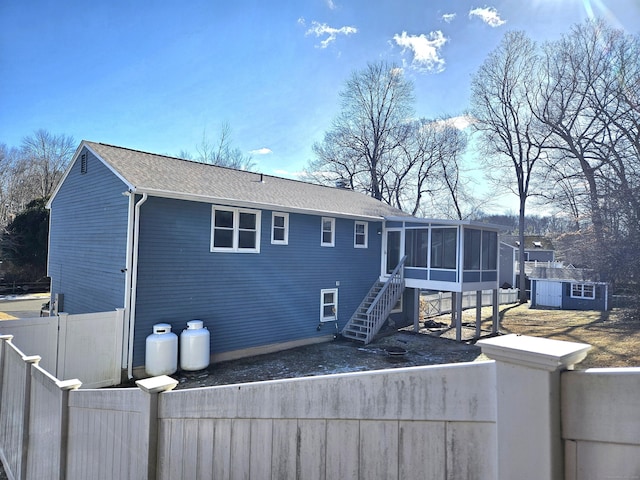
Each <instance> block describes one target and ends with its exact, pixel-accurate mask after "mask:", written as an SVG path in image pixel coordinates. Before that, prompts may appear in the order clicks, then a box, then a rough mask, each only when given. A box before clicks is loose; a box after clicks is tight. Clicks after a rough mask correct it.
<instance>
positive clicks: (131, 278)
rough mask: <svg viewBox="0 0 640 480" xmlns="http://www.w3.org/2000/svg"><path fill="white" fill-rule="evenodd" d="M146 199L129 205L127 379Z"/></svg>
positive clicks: (129, 371) (131, 370)
mask: <svg viewBox="0 0 640 480" xmlns="http://www.w3.org/2000/svg"><path fill="white" fill-rule="evenodd" d="M131 198H135V195H133V194H131ZM146 201H147V194H146V193H143V194H142V198H141V199H140V201H138V203H135V199H134V200H132V201H131V203H130V206H133V205H134V204H135V207H133V235H132V236H133V238H132V239H130V242H129V245H130V246H131V252H130V255H129V256H128V258H127V262H128V263H129V265H128V266H127V272H128V282H127V283H128V284H129V290H128V291H127V298H126V303H125V307H126V306H127V305H128V309H127V311H128V312H129V315H128V319H127V325H128V327H129V343H128V348H127V376H128V378H129V380H131V379H132V378H133V337H134V330H135V323H136V322H135V319H136V290H137V285H138V245H139V239H138V237H139V236H140V207H141V206H142V204H143V203H144V202H146Z"/></svg>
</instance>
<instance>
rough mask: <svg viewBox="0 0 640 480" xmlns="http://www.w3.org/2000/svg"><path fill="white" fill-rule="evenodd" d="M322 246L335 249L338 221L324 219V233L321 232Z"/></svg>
mask: <svg viewBox="0 0 640 480" xmlns="http://www.w3.org/2000/svg"><path fill="white" fill-rule="evenodd" d="M321 235H322V236H321V239H320V245H322V246H323V247H333V246H334V245H335V237H336V219H335V218H328V217H322V231H321Z"/></svg>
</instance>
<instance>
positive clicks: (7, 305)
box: [0, 294, 49, 320]
mask: <svg viewBox="0 0 640 480" xmlns="http://www.w3.org/2000/svg"><path fill="white" fill-rule="evenodd" d="M47 300H49V295H48V294H47V295H41V294H37V295H29V296H23V297H15V296H0V320H13V319H16V318H33V317H39V316H40V308H41V307H42V304H43V303H45V302H46V301H47Z"/></svg>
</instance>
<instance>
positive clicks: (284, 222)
mask: <svg viewBox="0 0 640 480" xmlns="http://www.w3.org/2000/svg"><path fill="white" fill-rule="evenodd" d="M271 243H272V244H274V245H287V244H288V243H289V214H288V213H278V212H273V213H272V215H271Z"/></svg>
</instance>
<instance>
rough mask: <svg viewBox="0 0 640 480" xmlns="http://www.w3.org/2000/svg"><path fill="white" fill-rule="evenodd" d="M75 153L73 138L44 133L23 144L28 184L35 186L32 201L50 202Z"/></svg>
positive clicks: (31, 137)
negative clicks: (46, 199) (43, 199)
mask: <svg viewBox="0 0 640 480" xmlns="http://www.w3.org/2000/svg"><path fill="white" fill-rule="evenodd" d="M75 149H76V144H75V141H74V140H73V138H72V137H69V136H67V135H53V134H51V133H49V132H48V131H47V130H44V129H40V130H37V131H35V132H34V133H33V134H32V135H29V136H27V137H25V138H24V139H23V140H22V145H21V148H20V155H21V157H22V160H23V161H24V162H26V164H27V169H28V175H29V178H28V180H30V181H31V182H32V185H31V186H30V189H31V192H32V199H35V198H47V197H49V195H51V193H53V189H54V188H55V187H56V185H57V184H58V182H59V181H60V179H61V178H62V174H63V173H64V171H65V169H66V168H67V165H68V164H69V161H70V160H71V157H72V156H73V153H74V152H75ZM24 181H25V182H26V181H27V179H24Z"/></svg>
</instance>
